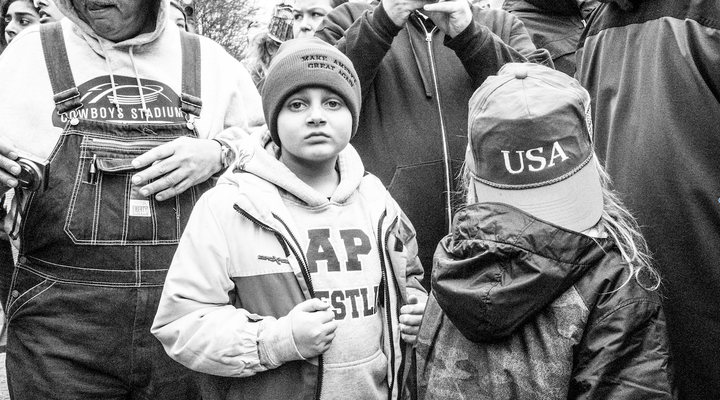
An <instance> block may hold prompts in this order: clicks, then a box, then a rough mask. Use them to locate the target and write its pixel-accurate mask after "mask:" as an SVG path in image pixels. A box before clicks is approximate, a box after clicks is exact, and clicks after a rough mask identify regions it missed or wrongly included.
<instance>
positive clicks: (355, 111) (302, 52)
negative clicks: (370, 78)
mask: <svg viewBox="0 0 720 400" xmlns="http://www.w3.org/2000/svg"><path fill="white" fill-rule="evenodd" d="M309 86H312V87H322V88H325V89H328V90H330V91H332V92H333V93H336V94H337V95H338V96H340V97H341V98H342V99H343V101H344V102H345V105H346V106H347V108H348V109H349V110H350V115H352V134H351V135H352V136H355V132H357V127H358V117H359V115H360V104H361V97H360V80H359V79H358V76H357V73H356V72H355V68H354V67H353V65H352V62H351V61H350V59H348V58H347V57H346V56H345V54H343V53H341V52H340V51H339V50H338V49H336V48H335V47H333V46H332V45H330V44H328V43H325V42H323V41H322V40H320V39H318V38H316V37H307V38H298V39H293V40H289V41H287V42H285V43H283V44H282V45H280V48H279V49H278V51H277V53H276V54H275V57H274V58H273V60H272V62H271V63H270V67H269V68H268V72H267V76H266V77H265V83H264V84H263V87H262V106H263V112H264V113H265V122H266V123H267V126H268V129H269V130H270V136H272V140H273V142H275V144H277V145H278V146H279V145H280V137H279V136H278V131H277V117H278V114H280V110H281V109H282V106H283V103H285V100H287V98H288V97H290V95H292V94H293V93H295V92H297V91H298V90H300V89H303V88H306V87H309ZM352 136H351V137H352Z"/></svg>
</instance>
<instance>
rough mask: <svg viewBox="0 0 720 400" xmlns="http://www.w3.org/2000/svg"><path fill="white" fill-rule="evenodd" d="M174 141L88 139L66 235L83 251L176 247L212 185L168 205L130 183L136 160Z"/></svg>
mask: <svg viewBox="0 0 720 400" xmlns="http://www.w3.org/2000/svg"><path fill="white" fill-rule="evenodd" d="M172 139H174V138H158V139H149V140H145V139H143V140H132V141H126V140H109V139H99V138H93V137H85V138H83V141H82V144H81V146H80V158H79V164H80V165H79V167H78V170H77V171H78V173H77V176H76V178H75V183H74V187H73V191H72V196H71V198H70V204H69V207H68V215H67V218H66V219H65V228H64V229H65V232H66V233H67V234H68V236H69V237H70V238H71V240H72V241H73V242H74V243H75V244H80V245H164V244H176V243H177V242H178V241H179V239H180V236H181V234H182V230H183V229H184V227H185V225H186V224H187V220H188V218H189V217H190V212H191V211H192V208H193V206H194V205H195V203H196V201H197V200H198V198H199V197H200V195H201V194H202V193H203V192H204V191H205V190H207V189H209V188H210V185H211V183H210V181H206V182H203V183H201V184H199V185H196V186H194V187H191V188H190V189H188V190H186V191H185V192H183V193H182V194H180V195H178V196H176V197H174V198H172V199H168V200H165V201H157V200H155V198H154V197H153V196H151V197H143V196H142V195H141V194H140V193H139V189H140V188H139V187H136V186H133V185H132V182H131V178H132V176H133V175H134V174H136V173H137V172H139V170H138V169H135V168H133V166H132V164H131V162H132V160H133V159H134V158H135V157H137V156H139V155H140V154H143V153H145V152H147V151H148V150H150V149H152V148H153V147H156V146H158V145H160V144H163V143H165V142H168V141H169V140H172Z"/></svg>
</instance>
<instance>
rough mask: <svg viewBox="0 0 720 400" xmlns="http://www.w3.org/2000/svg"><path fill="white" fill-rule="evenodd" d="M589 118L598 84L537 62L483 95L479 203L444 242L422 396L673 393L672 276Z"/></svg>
mask: <svg viewBox="0 0 720 400" xmlns="http://www.w3.org/2000/svg"><path fill="white" fill-rule="evenodd" d="M589 116H590V98H589V95H588V93H587V92H586V91H585V89H583V88H582V87H581V86H580V85H579V84H578V82H577V81H576V80H574V79H572V78H571V77H569V76H567V75H565V74H563V73H562V72H559V71H555V70H552V69H550V68H548V67H545V66H542V65H537V64H515V63H514V64H506V65H505V66H504V67H503V68H502V69H500V71H499V72H498V74H497V76H491V77H489V78H488V79H487V80H486V81H485V82H484V83H483V84H482V85H481V86H480V88H478V89H477V91H476V92H475V93H474V95H473V96H472V98H471V99H470V102H469V118H468V124H469V125H468V148H467V152H466V158H465V176H464V178H465V190H466V200H467V204H466V205H465V206H464V207H462V208H461V209H459V210H458V211H457V213H456V214H455V216H454V219H453V226H452V230H451V233H450V234H449V235H447V236H446V237H445V238H443V240H442V241H441V242H440V244H439V245H438V247H437V250H436V252H435V259H434V268H433V274H432V277H431V285H432V286H431V287H432V289H431V292H430V293H431V294H430V296H429V299H428V302H427V308H426V310H425V314H424V319H423V321H422V325H421V327H420V332H419V334H418V338H417V347H416V349H417V363H418V368H417V371H418V372H417V381H418V392H417V397H418V398H419V399H459V398H464V399H515V400H518V399H520V400H522V399H577V398H582V399H644V398H652V399H663V398H668V399H669V398H672V396H671V384H670V380H669V377H670V375H671V374H670V372H669V371H670V366H669V356H668V344H667V337H666V330H665V317H664V314H663V310H662V306H661V301H660V297H659V295H658V293H657V292H656V289H657V288H658V286H659V284H660V280H659V276H658V274H657V272H655V270H654V269H653V268H652V266H651V265H650V262H649V256H648V252H647V247H646V244H645V241H644V239H643V237H642V236H641V234H640V233H639V229H638V226H637V223H636V222H635V220H634V219H633V217H632V216H631V215H630V214H629V213H628V211H627V210H626V209H625V208H624V206H623V205H622V203H621V202H620V200H619V199H618V196H617V195H616V194H615V193H613V192H612V190H610V188H609V182H608V178H607V175H606V174H605V172H604V171H603V169H602V167H601V165H600V163H599V162H598V160H597V159H596V157H595V154H594V152H593V146H592V145H593V144H592V132H593V130H592V124H591V120H590V117H589Z"/></svg>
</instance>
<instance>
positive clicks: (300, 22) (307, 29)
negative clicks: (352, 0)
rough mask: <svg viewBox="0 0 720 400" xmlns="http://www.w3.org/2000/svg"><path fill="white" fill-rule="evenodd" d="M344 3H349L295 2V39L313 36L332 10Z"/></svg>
mask: <svg viewBox="0 0 720 400" xmlns="http://www.w3.org/2000/svg"><path fill="white" fill-rule="evenodd" d="M343 3H347V0H295V2H294V3H293V37H295V38H296V39H297V38H300V37H309V36H313V35H314V34H315V30H317V28H318V26H320V23H321V22H322V20H323V18H325V16H326V15H327V14H328V13H329V12H330V10H332V9H333V8H335V7H337V6H339V5H341V4H343Z"/></svg>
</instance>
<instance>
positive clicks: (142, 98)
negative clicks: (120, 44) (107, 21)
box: [100, 41, 150, 121]
mask: <svg viewBox="0 0 720 400" xmlns="http://www.w3.org/2000/svg"><path fill="white" fill-rule="evenodd" d="M100 46H101V48H102V51H103V53H105V54H104V56H105V57H104V58H105V64H107V66H108V70H110V84H111V86H112V92H113V100H112V103H113V104H115V107H116V108H117V109H118V110H120V100H119V99H118V94H117V85H116V84H115V74H114V73H113V69H112V63H111V62H110V56H109V55H108V52H107V50H106V49H105V44H104V43H103V42H102V41H100ZM133 48H134V46H130V47H129V50H128V53H129V54H130V62H131V63H132V66H133V71H134V72H135V81H136V82H137V87H138V91H139V92H140V102H141V103H142V110H143V111H142V112H143V114H144V115H145V121H150V113H149V112H148V107H147V103H146V102H145V94H144V93H143V87H142V83H141V82H140V74H138V70H137V65H136V64H135V55H134V54H133Z"/></svg>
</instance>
